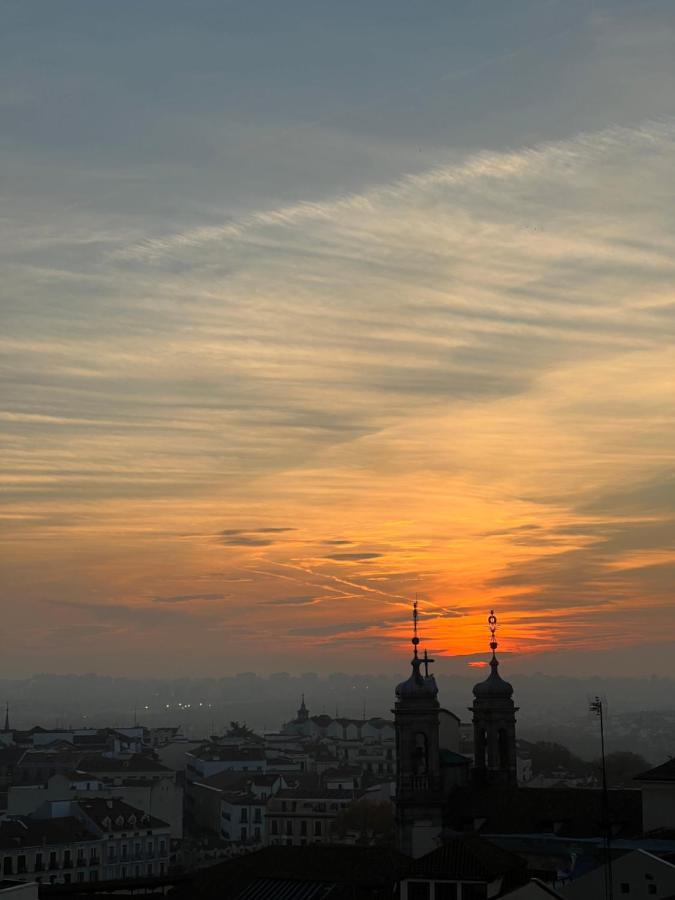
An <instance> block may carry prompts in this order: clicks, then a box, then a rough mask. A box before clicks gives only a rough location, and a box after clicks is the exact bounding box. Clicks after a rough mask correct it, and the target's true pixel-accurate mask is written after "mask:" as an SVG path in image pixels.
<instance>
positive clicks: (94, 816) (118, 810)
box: [77, 797, 169, 831]
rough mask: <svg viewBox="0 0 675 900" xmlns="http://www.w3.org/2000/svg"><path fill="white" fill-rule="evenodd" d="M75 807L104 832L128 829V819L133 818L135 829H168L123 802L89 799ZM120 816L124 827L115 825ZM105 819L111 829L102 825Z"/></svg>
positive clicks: (152, 817) (79, 802) (166, 824)
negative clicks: (108, 820) (109, 822)
mask: <svg viewBox="0 0 675 900" xmlns="http://www.w3.org/2000/svg"><path fill="white" fill-rule="evenodd" d="M77 805H78V806H79V807H80V809H81V810H82V811H83V812H85V813H86V814H87V815H88V816H89V818H90V819H91V820H92V821H93V822H95V823H96V824H97V825H98V827H99V828H101V829H102V830H104V831H108V830H111V831H119V830H125V831H126V830H127V829H128V828H129V827H131V826H129V824H128V822H129V819H130V818H131V817H132V816H134V817H135V818H136V827H137V828H139V829H141V828H169V824H168V823H167V822H164V821H162V819H157V818H155V816H148V815H147V814H146V813H145V812H144V811H143V810H142V809H137V808H136V807H135V806H130V805H129V804H128V803H125V802H124V801H123V800H118V799H114V800H107V799H106V798H104V797H94V798H92V799H91V800H89V799H85V800H83V799H79V800H78V801H77ZM119 816H122V818H123V819H124V825H119V826H118V825H117V824H116V819H117V818H119ZM106 819H110V820H111V822H112V828H110V827H106V826H105V825H104V824H103V823H104V822H105V820H106Z"/></svg>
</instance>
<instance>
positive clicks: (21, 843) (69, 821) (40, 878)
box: [0, 799, 170, 884]
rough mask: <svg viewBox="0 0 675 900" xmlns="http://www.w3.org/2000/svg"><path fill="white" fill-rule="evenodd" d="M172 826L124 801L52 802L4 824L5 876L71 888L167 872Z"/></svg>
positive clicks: (0, 829) (0, 839) (0, 837)
mask: <svg viewBox="0 0 675 900" xmlns="http://www.w3.org/2000/svg"><path fill="white" fill-rule="evenodd" d="M169 854H170V833H169V826H168V824H167V823H166V822H162V821H161V820H159V819H156V818H154V817H152V816H149V815H147V814H146V813H144V812H143V811H142V810H139V809H135V808H134V807H131V806H129V805H128V804H125V803H123V802H122V801H119V800H104V799H98V800H91V801H77V802H76V801H55V802H48V803H46V804H44V806H43V807H42V808H41V809H40V810H38V812H37V813H36V814H34V815H32V816H21V817H16V818H14V819H10V820H5V821H3V822H0V858H1V860H2V870H1V871H2V877H3V878H7V877H14V878H16V879H17V880H24V881H27V882H28V881H33V882H36V883H38V884H40V883H46V884H57V883H58V884H71V883H75V882H85V881H86V882H89V881H99V880H102V879H113V878H136V877H140V876H141V875H153V874H157V875H160V874H164V873H165V872H167V871H168V865H169Z"/></svg>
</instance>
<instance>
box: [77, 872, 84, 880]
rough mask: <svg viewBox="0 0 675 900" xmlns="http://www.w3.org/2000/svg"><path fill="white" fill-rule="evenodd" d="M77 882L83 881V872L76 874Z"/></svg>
mask: <svg viewBox="0 0 675 900" xmlns="http://www.w3.org/2000/svg"><path fill="white" fill-rule="evenodd" d="M77 880H78V881H84V872H78V873H77Z"/></svg>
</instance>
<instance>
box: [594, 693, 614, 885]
mask: <svg viewBox="0 0 675 900" xmlns="http://www.w3.org/2000/svg"><path fill="white" fill-rule="evenodd" d="M588 709H589V712H591V713H593V715H595V716H597V717H598V719H599V720H600V756H601V760H602V830H603V845H604V850H605V897H606V900H614V884H613V882H612V825H611V822H610V821H609V795H608V793H607V764H606V760H605V708H604V703H603V701H602V699H601V698H600V697H597V696H596V697H593V698H592V700H590V701H589V704H588Z"/></svg>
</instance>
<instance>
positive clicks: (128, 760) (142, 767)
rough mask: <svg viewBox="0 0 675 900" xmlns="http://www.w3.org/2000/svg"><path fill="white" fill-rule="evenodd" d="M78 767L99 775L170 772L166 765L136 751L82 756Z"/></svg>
mask: <svg viewBox="0 0 675 900" xmlns="http://www.w3.org/2000/svg"><path fill="white" fill-rule="evenodd" d="M78 769H81V770H82V771H83V772H92V773H96V774H99V775H101V774H103V773H113V772H114V773H117V772H119V773H120V774H122V775H124V774H129V773H133V772H157V773H158V774H159V773H162V772H171V769H169V768H167V766H163V765H162V764H161V763H159V762H157V761H156V760H154V759H150V758H149V757H147V756H142V755H141V754H138V753H133V754H131V755H130V756H124V757H114V756H103V755H102V754H94V755H87V756H83V757H82V759H81V760H80V763H79V765H78Z"/></svg>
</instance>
